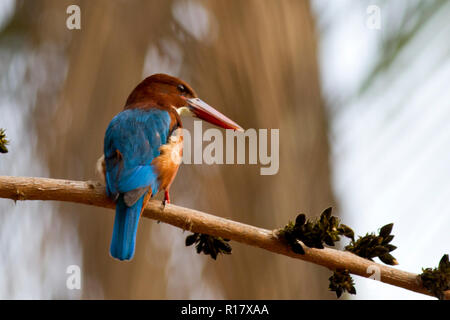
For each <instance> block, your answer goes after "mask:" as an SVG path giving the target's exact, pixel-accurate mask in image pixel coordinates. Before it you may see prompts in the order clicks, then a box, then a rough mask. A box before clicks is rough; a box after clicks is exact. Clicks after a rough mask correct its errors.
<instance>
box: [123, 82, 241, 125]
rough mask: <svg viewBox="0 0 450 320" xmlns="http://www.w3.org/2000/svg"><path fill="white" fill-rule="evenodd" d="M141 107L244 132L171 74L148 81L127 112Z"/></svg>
mask: <svg viewBox="0 0 450 320" xmlns="http://www.w3.org/2000/svg"><path fill="white" fill-rule="evenodd" d="M140 105H151V106H152V107H159V108H164V109H168V110H173V109H174V110H176V111H177V113H178V114H179V115H190V116H195V117H198V118H200V119H202V120H205V121H207V122H209V123H212V124H214V125H217V126H219V127H222V128H225V129H233V130H238V131H243V129H242V127H241V126H239V125H238V124H237V123H235V122H234V121H233V120H231V119H229V118H228V117H226V116H225V115H223V114H222V113H220V112H219V111H217V110H216V109H214V108H213V107H211V106H210V105H208V104H207V103H206V102H204V101H202V100H201V99H199V98H198V97H197V94H196V93H195V91H194V90H193V89H192V87H191V86H190V85H189V84H187V83H186V82H184V81H183V80H181V79H178V78H176V77H172V76H169V75H167V74H163V73H157V74H154V75H151V76H150V77H148V78H146V79H144V80H143V81H142V82H141V83H140V84H138V86H137V87H136V88H135V89H134V90H133V91H132V92H131V94H130V95H129V97H128V99H127V102H126V104H125V109H128V108H134V107H139V106H140Z"/></svg>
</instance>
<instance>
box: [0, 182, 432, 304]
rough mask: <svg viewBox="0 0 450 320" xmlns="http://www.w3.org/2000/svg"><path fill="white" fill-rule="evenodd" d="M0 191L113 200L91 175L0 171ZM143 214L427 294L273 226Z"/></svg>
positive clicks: (176, 210) (412, 281)
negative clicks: (295, 240) (297, 244)
mask: <svg viewBox="0 0 450 320" xmlns="http://www.w3.org/2000/svg"><path fill="white" fill-rule="evenodd" d="M0 197H1V198H9V199H12V200H56V201H66V202H76V203H82V204H88V205H93V206H98V207H105V208H114V207H115V205H114V203H113V202H112V201H111V200H109V199H108V197H107V196H106V195H105V187H104V185H103V184H101V183H100V182H92V181H70V180H57V179H47V178H29V177H9V176H0ZM143 215H144V216H145V217H146V218H150V219H154V220H159V221H162V222H165V223H168V224H171V225H174V226H176V227H178V228H181V229H184V230H189V231H192V232H197V233H204V234H209V235H212V236H216V237H222V238H225V239H231V240H234V241H237V242H241V243H245V244H247V245H250V246H254V247H259V248H262V249H265V250H268V251H271V252H274V253H278V254H282V255H285V256H288V257H292V258H296V259H301V260H305V261H308V262H312V263H314V264H318V265H321V266H324V267H326V268H328V269H330V270H342V269H347V270H348V271H349V272H350V273H352V274H356V275H359V276H362V277H371V276H372V275H373V274H374V270H376V273H378V274H379V276H380V280H381V281H382V282H385V283H388V284H391V285H394V286H397V287H401V288H404V289H407V290H411V291H415V292H419V293H423V294H426V295H431V294H430V293H429V292H428V291H427V290H426V289H425V288H424V287H423V286H422V284H421V281H420V279H419V278H418V275H417V274H414V273H410V272H406V271H402V270H398V269H395V268H392V267H389V266H385V265H382V264H378V263H375V262H372V261H369V260H367V259H363V258H361V257H358V256H357V255H354V254H352V253H350V252H345V251H340V250H335V249H330V248H325V249H314V248H308V247H306V246H304V250H305V254H304V255H300V254H296V253H294V252H292V251H291V250H290V249H289V247H288V246H287V245H286V244H285V243H284V242H283V241H282V240H281V239H280V238H279V237H278V236H277V230H267V229H262V228H258V227H254V226H251V225H247V224H243V223H239V222H236V221H232V220H228V219H224V218H220V217H217V216H214V215H211V214H207V213H204V212H200V211H197V210H192V209H187V208H183V207H179V206H176V205H173V204H168V205H166V206H165V208H163V207H162V205H161V201H156V200H152V201H150V202H149V204H148V205H147V207H146V209H145V211H144V213H143Z"/></svg>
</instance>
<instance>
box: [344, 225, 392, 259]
mask: <svg viewBox="0 0 450 320" xmlns="http://www.w3.org/2000/svg"><path fill="white" fill-rule="evenodd" d="M393 226H394V224H393V223H390V224H387V225H385V226H384V227H382V228H381V229H380V232H379V234H378V235H375V234H373V233H370V234H366V235H365V236H364V237H359V239H358V240H357V241H354V240H352V241H351V242H350V244H349V245H348V246H346V247H345V250H347V251H350V252H352V253H354V254H356V255H358V256H360V257H362V258H366V259H369V260H371V261H373V258H375V257H378V258H379V259H380V260H381V261H382V262H384V263H385V264H388V265H397V264H398V262H397V260H396V259H395V258H394V257H393V256H392V255H391V254H390V252H391V251H394V250H395V249H397V247H396V246H394V245H392V244H390V242H391V241H392V239H394V236H393V235H391V232H392V227H393Z"/></svg>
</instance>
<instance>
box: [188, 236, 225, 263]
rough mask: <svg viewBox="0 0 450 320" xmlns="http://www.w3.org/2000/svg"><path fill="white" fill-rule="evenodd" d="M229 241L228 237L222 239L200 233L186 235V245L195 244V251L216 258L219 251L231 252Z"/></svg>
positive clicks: (223, 252)
mask: <svg viewBox="0 0 450 320" xmlns="http://www.w3.org/2000/svg"><path fill="white" fill-rule="evenodd" d="M229 241H230V240H229V239H222V238H220V237H213V236H210V235H207V234H202V233H194V234H191V235H189V236H187V237H186V246H191V245H193V244H195V248H196V250H197V253H201V252H203V253H204V254H206V255H210V256H211V258H213V259H214V260H216V259H217V255H218V254H219V253H222V254H231V246H230V244H229V243H228V242H229Z"/></svg>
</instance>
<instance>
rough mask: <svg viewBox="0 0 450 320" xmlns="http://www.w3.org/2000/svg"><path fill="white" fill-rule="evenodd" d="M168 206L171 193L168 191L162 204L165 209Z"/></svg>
mask: <svg viewBox="0 0 450 320" xmlns="http://www.w3.org/2000/svg"><path fill="white" fill-rule="evenodd" d="M166 204H170V196H169V191H167V190H166V191H165V192H164V200H163V202H162V205H163V208H165V207H166Z"/></svg>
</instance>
